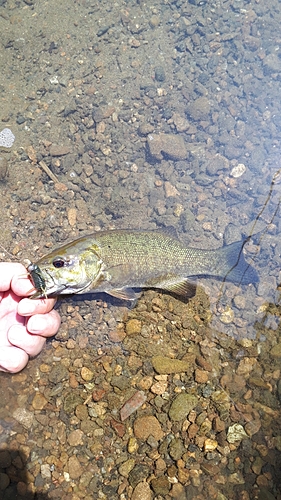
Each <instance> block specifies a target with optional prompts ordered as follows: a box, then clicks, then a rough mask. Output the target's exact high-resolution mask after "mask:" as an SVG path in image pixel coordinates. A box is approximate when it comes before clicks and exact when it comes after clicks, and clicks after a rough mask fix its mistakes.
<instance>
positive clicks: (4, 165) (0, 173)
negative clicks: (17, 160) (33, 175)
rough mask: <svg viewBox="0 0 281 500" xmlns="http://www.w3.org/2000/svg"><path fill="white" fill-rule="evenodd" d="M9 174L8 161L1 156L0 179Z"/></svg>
mask: <svg viewBox="0 0 281 500" xmlns="http://www.w3.org/2000/svg"><path fill="white" fill-rule="evenodd" d="M7 174H8V161H7V159H6V158H4V157H3V156H0V181H2V180H4V179H5V178H6V176H7Z"/></svg>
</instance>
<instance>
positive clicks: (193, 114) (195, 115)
mask: <svg viewBox="0 0 281 500" xmlns="http://www.w3.org/2000/svg"><path fill="white" fill-rule="evenodd" d="M210 110H211V106H210V102H209V99H208V98H207V97H198V99H195V101H193V102H191V103H189V105H188V106H187V114H188V115H189V116H190V118H192V119H193V120H196V121H197V120H207V119H208V117H209V113H210Z"/></svg>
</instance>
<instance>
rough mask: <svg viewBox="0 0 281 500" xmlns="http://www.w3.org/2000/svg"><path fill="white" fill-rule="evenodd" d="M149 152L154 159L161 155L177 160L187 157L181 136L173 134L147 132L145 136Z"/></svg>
mask: <svg viewBox="0 0 281 500" xmlns="http://www.w3.org/2000/svg"><path fill="white" fill-rule="evenodd" d="M147 146H148V149H149V153H150V154H151V156H153V157H154V158H155V159H156V160H162V159H163V155H164V156H166V157H168V158H170V159H171V160H175V161H179V160H185V159H186V158H187V155H188V152H187V149H186V147H185V143H184V139H183V137H181V136H179V135H174V134H158V135H157V134H149V135H148V136H147Z"/></svg>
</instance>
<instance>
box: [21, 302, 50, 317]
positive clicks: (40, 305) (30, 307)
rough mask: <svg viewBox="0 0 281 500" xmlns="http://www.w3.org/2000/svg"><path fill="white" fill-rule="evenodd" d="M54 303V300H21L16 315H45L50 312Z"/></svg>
mask: <svg viewBox="0 0 281 500" xmlns="http://www.w3.org/2000/svg"><path fill="white" fill-rule="evenodd" d="M55 303H56V299H38V300H32V299H28V298H25V299H22V300H21V301H20V302H19V305H18V313H19V314H20V315H21V316H31V315H33V314H45V313H48V312H49V311H51V310H52V309H53V307H54V305H55Z"/></svg>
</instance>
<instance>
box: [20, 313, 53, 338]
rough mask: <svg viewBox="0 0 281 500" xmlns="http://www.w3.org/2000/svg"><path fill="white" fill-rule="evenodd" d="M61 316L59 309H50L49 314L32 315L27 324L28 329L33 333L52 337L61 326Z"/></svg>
mask: <svg viewBox="0 0 281 500" xmlns="http://www.w3.org/2000/svg"><path fill="white" fill-rule="evenodd" d="M60 323H61V318H60V315H59V313H58V312H57V311H54V310H53V311H50V312H49V313H48V314H35V315H34V316H31V317H30V318H29V319H28V321H27V324H26V328H27V330H28V331H29V332H30V333H32V334H33V335H34V334H35V335H42V336H44V337H52V336H53V335H55V334H56V333H57V331H58V329H59V327H60Z"/></svg>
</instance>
